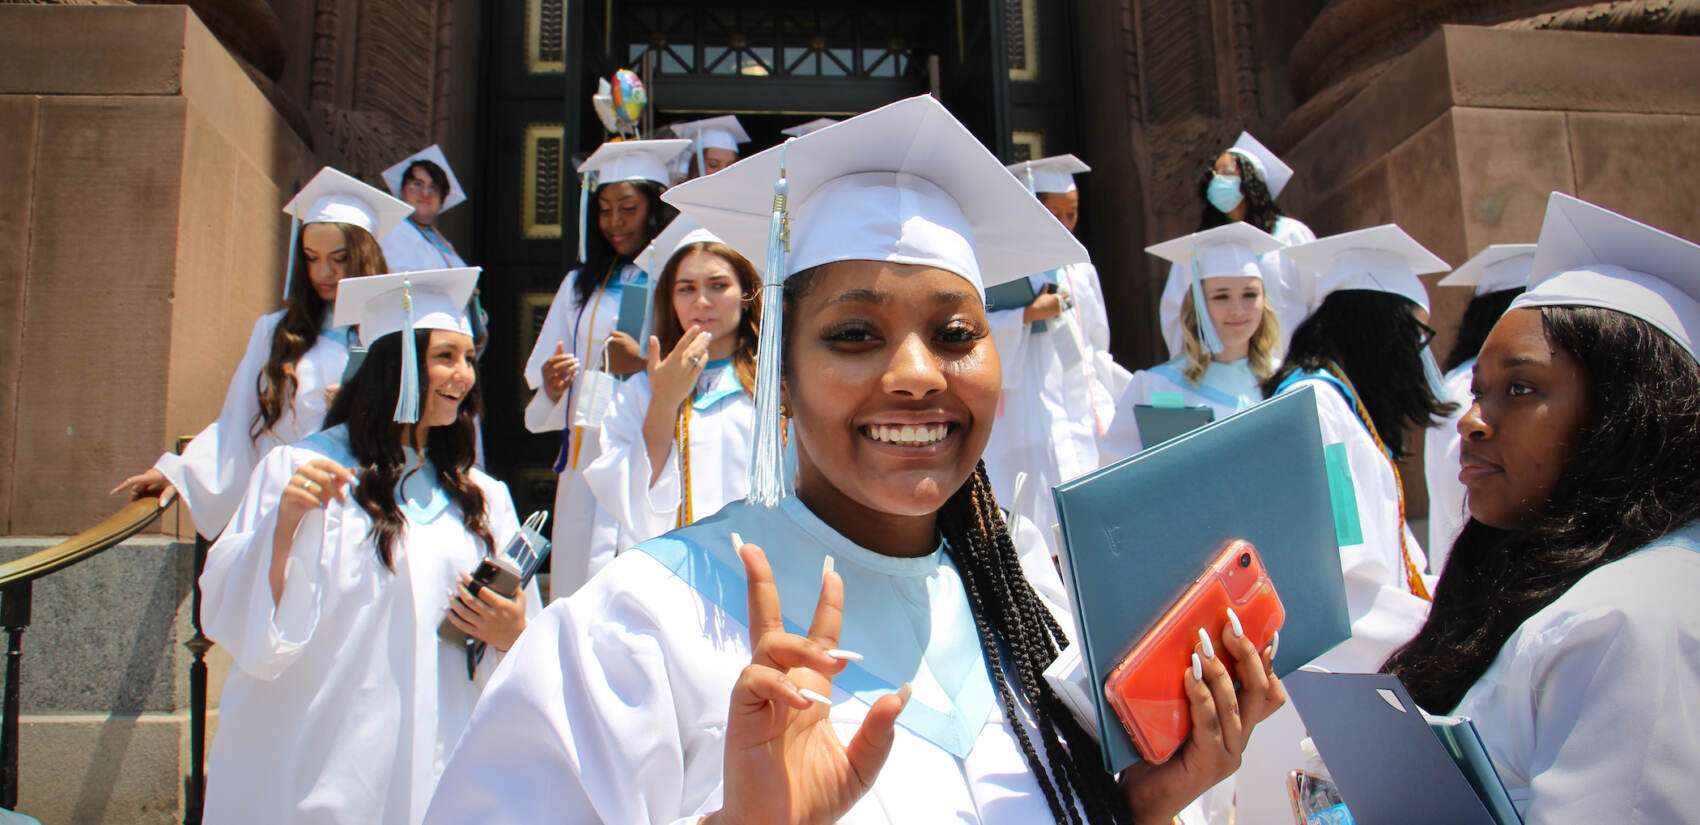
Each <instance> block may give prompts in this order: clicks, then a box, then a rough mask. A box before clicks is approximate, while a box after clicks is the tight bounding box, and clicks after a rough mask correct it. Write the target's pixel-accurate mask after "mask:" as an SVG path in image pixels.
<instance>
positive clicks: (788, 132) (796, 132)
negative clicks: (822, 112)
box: [779, 117, 838, 137]
mask: <svg viewBox="0 0 1700 825" xmlns="http://www.w3.org/2000/svg"><path fill="white" fill-rule="evenodd" d="M837 122H838V121H837V120H836V119H834V118H830V117H817V118H815V119H814V120H811V121H809V122H808V123H799V124H797V125H796V126H792V127H791V128H789V129H780V130H779V133H780V134H782V135H785V136H786V137H802V136H804V135H807V134H812V133H814V132H818V131H820V130H822V129H825V128H826V127H828V126H831V125H832V124H834V123H837Z"/></svg>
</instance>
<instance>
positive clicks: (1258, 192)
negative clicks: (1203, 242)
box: [1198, 154, 1286, 235]
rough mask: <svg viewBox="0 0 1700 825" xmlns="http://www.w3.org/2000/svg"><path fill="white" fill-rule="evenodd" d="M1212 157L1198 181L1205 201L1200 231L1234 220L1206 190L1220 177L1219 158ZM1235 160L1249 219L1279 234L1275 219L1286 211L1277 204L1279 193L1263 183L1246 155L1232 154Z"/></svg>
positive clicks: (1256, 224)
mask: <svg viewBox="0 0 1700 825" xmlns="http://www.w3.org/2000/svg"><path fill="white" fill-rule="evenodd" d="M1218 157H1221V155H1215V156H1212V157H1211V159H1210V161H1211V162H1210V165H1208V166H1206V167H1205V168H1204V175H1203V177H1201V178H1199V181H1198V200H1199V202H1201V203H1203V204H1204V211H1203V213H1202V214H1201V215H1199V218H1198V231H1200V232H1203V231H1204V230H1206V229H1214V228H1215V227H1218V226H1223V225H1225V224H1229V223H1232V221H1230V220H1228V216H1227V215H1226V214H1224V213H1223V212H1222V210H1220V209H1217V208H1216V207H1214V206H1212V205H1211V204H1210V198H1208V197H1206V196H1205V193H1206V192H1208V191H1209V190H1210V180H1211V178H1214V177H1215V176H1216V166H1215V161H1216V158H1218ZM1228 157H1230V158H1233V159H1234V168H1235V169H1238V170H1239V173H1240V197H1243V198H1245V222H1246V223H1248V224H1251V225H1252V226H1255V227H1257V228H1258V229H1261V230H1263V231H1265V232H1268V233H1269V234H1271V235H1273V234H1275V221H1276V219H1278V218H1280V217H1281V216H1282V215H1284V214H1286V213H1285V212H1282V211H1281V207H1279V206H1276V205H1275V196H1274V195H1271V194H1269V184H1267V183H1264V182H1263V176H1262V175H1259V174H1258V173H1257V170H1256V169H1255V168H1253V167H1252V165H1251V164H1250V163H1247V162H1246V159H1245V158H1242V157H1240V156H1239V155H1237V154H1229V155H1228Z"/></svg>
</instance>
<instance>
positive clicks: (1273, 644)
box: [1269, 630, 1281, 661]
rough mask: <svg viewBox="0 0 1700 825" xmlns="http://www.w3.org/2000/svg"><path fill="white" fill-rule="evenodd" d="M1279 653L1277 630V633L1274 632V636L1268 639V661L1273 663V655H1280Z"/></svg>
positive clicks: (1279, 643)
mask: <svg viewBox="0 0 1700 825" xmlns="http://www.w3.org/2000/svg"><path fill="white" fill-rule="evenodd" d="M1280 652H1281V631H1279V630H1277V631H1275V635H1274V636H1272V637H1270V639H1269V660H1270V661H1274V660H1275V654H1277V653H1280Z"/></svg>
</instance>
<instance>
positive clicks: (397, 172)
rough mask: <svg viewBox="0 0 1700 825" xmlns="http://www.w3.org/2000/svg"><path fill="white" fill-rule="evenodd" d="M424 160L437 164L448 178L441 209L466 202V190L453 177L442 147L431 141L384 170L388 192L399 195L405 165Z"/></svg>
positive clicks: (458, 180)
mask: <svg viewBox="0 0 1700 825" xmlns="http://www.w3.org/2000/svg"><path fill="white" fill-rule="evenodd" d="M421 160H426V161H430V162H432V163H435V164H436V165H437V168H439V169H442V170H443V174H444V175H446V176H448V179H449V193H448V194H447V195H445V196H443V208H442V211H444V212H447V211H449V210H450V209H453V208H455V207H457V206H459V205H461V204H462V203H465V202H466V190H465V189H462V188H461V185H460V178H457V177H455V170H454V168H453V167H451V166H449V159H448V158H446V157H444V156H443V148H442V147H441V146H438V145H437V144H435V143H433V144H431V145H430V146H427V147H425V148H424V149H420V150H419V151H417V152H414V153H413V154H411V155H408V156H407V157H405V158H403V159H402V161H401V162H400V163H398V164H396V165H394V166H391V167H390V168H388V169H385V170H384V183H385V185H387V186H389V187H390V194H392V195H395V196H396V197H398V198H399V197H401V185H402V183H404V181H403V180H402V176H403V175H405V174H407V167H409V166H412V165H413V164H414V162H415V161H421Z"/></svg>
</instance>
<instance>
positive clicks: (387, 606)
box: [200, 269, 538, 825]
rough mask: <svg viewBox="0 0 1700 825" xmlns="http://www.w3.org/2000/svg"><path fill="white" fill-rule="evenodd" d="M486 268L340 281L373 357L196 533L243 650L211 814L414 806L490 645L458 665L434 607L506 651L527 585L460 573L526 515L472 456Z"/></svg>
mask: <svg viewBox="0 0 1700 825" xmlns="http://www.w3.org/2000/svg"><path fill="white" fill-rule="evenodd" d="M477 279H478V271H477V270H474V269H461V270H440V271H437V272H433V273H413V274H411V275H380V276H373V277H369V278H356V279H350V280H348V281H346V282H344V283H343V285H342V287H341V290H340V295H341V299H340V300H339V301H338V304H337V306H338V308H339V310H341V311H340V312H339V313H338V314H337V316H336V318H337V320H339V321H344V322H352V321H358V323H359V324H360V327H361V329H362V330H363V331H364V332H365V334H366V335H368V336H371V337H372V338H373V339H374V340H373V341H372V343H371V347H370V350H369V352H368V354H367V356H366V359H365V360H364V361H363V362H362V363H361V365H360V368H359V370H358V371H357V372H356V373H355V374H354V376H353V377H352V378H351V379H350V380H349V384H348V386H347V387H345V388H344V389H343V390H342V391H341V392H340V393H339V394H338V395H337V399H336V403H335V404H334V405H333V406H332V407H331V410H330V413H329V415H328V416H327V417H326V424H327V425H328V426H327V428H326V429H325V430H323V431H321V432H319V433H317V434H315V435H312V436H310V437H308V438H306V439H303V440H301V441H298V442H296V443H293V444H287V445H283V446H280V447H278V448H276V449H274V450H272V451H271V452H269V453H267V455H266V457H265V458H264V459H263V460H262V461H261V462H260V465H259V467H258V468H256V470H255V471H254V474H253V478H252V480H251V481H250V483H249V485H248V487H247V494H246V496H245V497H244V499H243V501H242V504H241V506H239V507H238V508H237V510H236V515H235V516H234V517H233V518H232V519H231V522H230V527H229V529H227V530H226V531H225V532H224V534H223V535H222V536H220V537H219V540H218V541H217V542H216V543H214V544H213V546H212V548H211V549H210V550H209V551H208V552H207V564H206V570H205V572H204V573H202V575H201V579H200V585H201V589H202V592H203V594H204V596H203V602H202V608H201V616H202V620H203V621H204V622H205V625H206V630H207V633H208V634H210V635H213V636H214V637H216V638H217V639H218V641H219V645H220V646H221V647H223V648H224V649H226V650H228V651H229V652H230V655H231V656H232V658H233V659H234V660H235V665H234V667H233V668H232V669H231V672H230V676H229V678H228V679H227V680H226V682H225V686H224V692H223V694H222V695H221V698H220V701H219V708H220V722H219V728H218V735H217V737H216V738H214V740H213V745H212V755H211V758H210V759H209V760H208V783H207V799H206V815H207V817H208V821H218V822H232V821H243V822H252V823H257V824H259V825H265V824H266V823H280V824H281V823H308V822H325V821H348V822H373V823H394V824H395V825H404V824H405V823H414V822H417V821H418V820H419V817H420V816H421V815H422V813H423V811H424V806H425V803H426V801H427V800H428V799H429V798H430V795H431V791H432V788H433V786H434V785H435V780H436V774H437V766H438V765H440V764H441V762H440V760H441V759H442V758H443V754H444V753H446V752H447V751H448V749H449V748H451V747H453V745H454V742H455V740H456V739H457V738H458V737H459V735H460V731H461V728H462V727H463V726H464V725H465V722H466V719H467V717H468V716H469V715H470V714H471V712H472V706H473V703H474V702H475V700H476V699H477V697H478V694H479V692H480V691H481V690H482V689H483V686H484V683H485V681H486V680H487V679H488V677H489V673H490V671H491V670H492V669H493V667H494V665H495V662H494V661H488V662H485V663H483V664H482V665H479V666H478V667H477V668H476V669H475V670H472V671H470V672H469V669H468V662H467V656H466V655H465V653H464V651H463V650H462V649H460V648H456V647H454V646H451V645H448V644H445V643H444V642H443V641H442V640H440V639H439V638H438V637H437V627H438V625H439V624H440V623H441V622H443V621H445V620H447V621H448V622H449V623H450V624H452V625H454V626H455V627H457V628H459V629H460V630H461V631H462V632H464V633H466V634H467V635H468V636H470V637H472V638H474V639H478V640H480V641H484V642H487V643H488V644H489V645H490V646H491V647H493V648H495V649H496V651H497V653H496V655H495V656H494V657H493V658H494V659H500V658H501V656H502V654H501V653H500V651H503V650H506V649H507V648H508V647H510V646H511V645H512V644H513V643H514V640H515V639H517V638H518V637H519V635H520V632H521V630H523V629H524V627H525V623H526V616H527V614H528V613H529V614H535V613H536V612H537V601H538V596H537V592H536V588H535V586H534V585H533V586H530V587H528V588H527V589H526V590H523V591H520V592H519V593H518V594H516V596H515V597H514V598H511V599H510V598H505V597H503V596H501V595H500V594H497V593H496V592H495V591H493V590H490V589H488V588H484V589H481V590H479V591H478V592H477V594H476V595H475V594H474V593H473V592H471V591H470V590H469V589H467V588H466V587H465V586H464V584H465V583H466V582H467V581H468V579H467V574H468V573H469V572H471V571H472V570H473V569H475V568H476V567H477V566H478V563H479V560H480V559H481V558H483V557H484V556H485V555H487V554H489V553H490V552H492V551H493V550H496V549H500V548H501V547H502V546H505V544H506V543H507V542H508V541H510V540H511V539H512V538H513V537H514V536H515V534H516V533H517V532H518V530H519V521H518V519H517V518H516V517H515V514H514V510H513V503H512V501H511V500H510V499H509V497H508V491H507V488H506V487H505V486H503V485H502V484H501V483H500V482H498V481H496V480H494V479H492V478H490V477H489V476H487V475H485V474H484V473H482V472H480V471H479V470H477V469H476V468H474V467H473V466H472V462H473V439H474V432H475V431H474V425H473V420H474V417H475V416H476V415H477V414H478V408H479V395H478V390H477V386H478V385H477V371H476V369H475V367H474V364H473V357H474V356H473V342H472V336H471V324H470V322H469V321H468V319H467V317H466V314H465V307H466V300H467V298H469V297H470V296H471V293H472V288H473V286H474V284H476V282H477ZM404 294H406V296H407V297H406V298H404V297H403V295H404ZM408 301H410V302H411V309H410V310H408V311H407V312H406V313H404V311H403V308H402V307H403V304H404V302H408ZM404 314H405V315H411V317H412V320H413V323H412V326H411V327H408V326H406V325H405V321H404V320H403V319H404ZM398 376H399V377H401V379H402V380H399V381H398V380H397V379H398Z"/></svg>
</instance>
